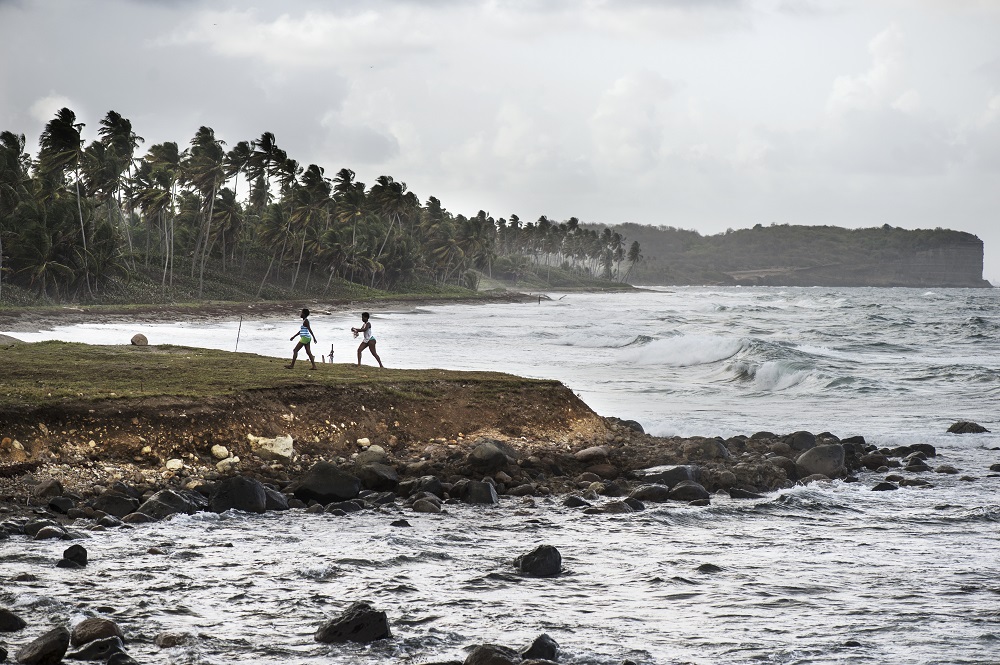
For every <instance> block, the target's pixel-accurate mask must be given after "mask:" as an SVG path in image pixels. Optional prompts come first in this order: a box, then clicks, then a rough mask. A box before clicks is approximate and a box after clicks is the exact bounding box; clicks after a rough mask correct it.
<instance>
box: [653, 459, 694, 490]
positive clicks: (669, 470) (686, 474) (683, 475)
mask: <svg viewBox="0 0 1000 665" xmlns="http://www.w3.org/2000/svg"><path fill="white" fill-rule="evenodd" d="M638 473H639V479H640V480H641V481H642V482H644V483H656V484H658V485H666V486H667V487H673V486H674V485H676V484H677V483H679V482H681V481H682V480H698V476H699V475H700V474H699V469H698V467H696V466H692V465H690V464H685V465H681V466H654V467H651V468H648V469H642V470H641V471H639V472H638Z"/></svg>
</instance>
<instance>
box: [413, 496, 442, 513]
mask: <svg viewBox="0 0 1000 665" xmlns="http://www.w3.org/2000/svg"><path fill="white" fill-rule="evenodd" d="M411 508H413V512H415V513H440V512H441V504H440V503H438V502H437V501H432V500H431V499H417V500H416V501H414V502H413V505H412V506H411Z"/></svg>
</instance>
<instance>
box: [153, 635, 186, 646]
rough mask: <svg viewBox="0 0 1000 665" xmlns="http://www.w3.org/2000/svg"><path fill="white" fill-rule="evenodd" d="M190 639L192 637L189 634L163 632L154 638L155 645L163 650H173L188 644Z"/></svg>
mask: <svg viewBox="0 0 1000 665" xmlns="http://www.w3.org/2000/svg"><path fill="white" fill-rule="evenodd" d="M190 639H191V636H190V635H188V634H187V633H171V632H163V633H157V635H156V637H154V638H153V644H155V645H156V646H158V647H160V648H161V649H173V648H174V647H179V646H183V645H185V644H187V643H188V642H189V641H190Z"/></svg>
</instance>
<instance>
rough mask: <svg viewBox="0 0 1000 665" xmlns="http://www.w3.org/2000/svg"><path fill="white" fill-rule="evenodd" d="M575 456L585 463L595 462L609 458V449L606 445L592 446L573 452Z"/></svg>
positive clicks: (578, 460)
mask: <svg viewBox="0 0 1000 665" xmlns="http://www.w3.org/2000/svg"><path fill="white" fill-rule="evenodd" d="M573 458H574V459H576V461H577V462H581V463H583V464H595V463H598V462H603V461H605V460H607V459H608V449H607V448H605V447H604V446H591V447H590V448H584V449H583V450H581V451H579V452H576V453H573Z"/></svg>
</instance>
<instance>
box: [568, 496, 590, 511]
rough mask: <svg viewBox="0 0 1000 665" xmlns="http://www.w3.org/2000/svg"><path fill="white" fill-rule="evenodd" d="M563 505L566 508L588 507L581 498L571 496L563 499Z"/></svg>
mask: <svg viewBox="0 0 1000 665" xmlns="http://www.w3.org/2000/svg"><path fill="white" fill-rule="evenodd" d="M563 505H564V506H566V507H567V508H586V507H587V506H589V505H590V502H589V501H587V500H586V499H584V498H583V497H579V496H576V495H573V494H571V495H569V496H568V497H566V498H565V499H563Z"/></svg>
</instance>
